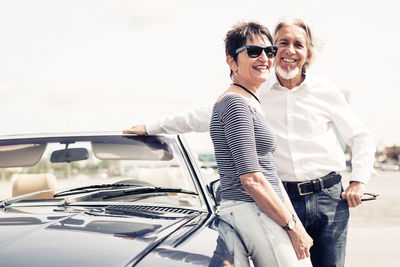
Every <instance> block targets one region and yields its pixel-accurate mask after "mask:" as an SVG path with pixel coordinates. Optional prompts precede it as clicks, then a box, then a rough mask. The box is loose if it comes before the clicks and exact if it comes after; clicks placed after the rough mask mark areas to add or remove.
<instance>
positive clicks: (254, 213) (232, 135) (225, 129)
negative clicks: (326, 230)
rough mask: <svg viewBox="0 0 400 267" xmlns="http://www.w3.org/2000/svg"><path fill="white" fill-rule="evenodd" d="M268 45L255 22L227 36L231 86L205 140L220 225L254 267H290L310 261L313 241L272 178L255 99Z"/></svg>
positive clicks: (271, 50)
mask: <svg viewBox="0 0 400 267" xmlns="http://www.w3.org/2000/svg"><path fill="white" fill-rule="evenodd" d="M271 44H272V37H271V35H270V33H269V31H268V29H267V28H266V27H264V26H262V25H260V24H257V23H254V22H248V23H240V24H239V25H236V26H235V27H233V29H232V30H230V31H229V32H228V33H227V35H226V38H225V50H226V51H225V52H226V56H227V57H226V62H227V64H228V65H229V67H230V69H231V78H232V80H233V84H232V85H231V86H230V87H229V88H228V89H227V90H226V91H225V92H224V93H223V94H222V95H221V96H220V97H219V98H218V100H217V102H216V103H215V105H214V109H213V113H212V118H211V124H210V135H211V138H212V141H213V144H214V150H215V156H216V160H217V166H218V172H219V174H220V179H221V200H222V201H221V210H220V217H221V220H222V221H223V222H224V223H227V224H229V225H230V226H231V227H232V228H233V229H234V231H235V233H236V234H237V235H238V236H239V238H238V239H240V240H241V242H242V244H244V246H245V250H247V253H249V255H250V256H251V258H252V260H253V262H254V265H255V266H291V267H292V266H298V265H299V259H304V258H308V257H309V249H310V247H311V246H312V239H311V238H310V237H309V235H308V234H307V233H306V231H305V230H304V227H303V226H302V225H301V222H300V220H299V219H298V218H297V215H296V213H295V211H294V209H293V207H292V205H291V203H290V201H289V198H288V196H287V194H286V192H285V190H284V189H283V186H282V183H281V182H280V179H279V177H278V175H277V173H276V170H275V166H274V164H273V158H272V153H273V152H274V151H275V149H276V141H275V137H274V135H273V133H272V132H271V131H270V130H269V128H268V125H267V124H266V122H265V119H264V115H263V114H262V111H261V107H260V103H259V100H258V97H259V90H260V87H261V85H262V84H263V83H264V82H265V81H266V80H267V78H268V74H269V71H270V69H271V68H272V63H273V58H274V56H275V55H276V52H277V49H278V47H275V46H272V45H271ZM235 243H238V242H231V244H230V245H229V244H228V246H229V250H231V251H230V253H232V255H233V256H234V260H235V261H236V260H237V259H239V258H240V259H243V257H242V254H243V253H244V252H243V249H241V247H243V246H241V244H239V246H237V244H235ZM235 253H236V254H237V255H236V256H235ZM239 254H240V255H239ZM296 256H297V257H296ZM235 264H237V265H243V264H246V263H243V262H235ZM247 264H248V263H247Z"/></svg>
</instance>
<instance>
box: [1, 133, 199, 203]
mask: <svg viewBox="0 0 400 267" xmlns="http://www.w3.org/2000/svg"><path fill="white" fill-rule="evenodd" d="M0 177H1V180H0V183H1V186H0V199H1V200H4V199H9V198H12V197H16V196H21V195H24V194H27V193H33V192H38V191H43V192H41V193H36V194H35V195H32V196H30V197H28V198H24V200H29V199H50V198H53V195H54V194H55V193H58V194H59V195H57V194H56V196H55V197H56V198H60V199H62V198H68V199H69V200H71V201H101V202H104V201H111V202H141V203H156V204H163V205H178V206H189V207H201V206H202V205H203V202H202V199H201V195H200V194H199V190H198V184H197V183H196V182H195V181H196V179H195V177H194V173H193V171H192V170H191V169H190V165H189V164H187V161H186V160H185V157H184V154H183V152H182V148H181V147H180V145H179V141H178V139H177V138H175V137H169V136H157V137H155V136H94V137H88V136H84V137H68V138H66V137H64V138H56V137H53V138H31V139H13V140H1V142H0ZM140 188H142V189H143V190H141V189H140ZM138 189H140V190H138Z"/></svg>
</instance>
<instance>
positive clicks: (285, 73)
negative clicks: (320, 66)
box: [275, 65, 300, 80]
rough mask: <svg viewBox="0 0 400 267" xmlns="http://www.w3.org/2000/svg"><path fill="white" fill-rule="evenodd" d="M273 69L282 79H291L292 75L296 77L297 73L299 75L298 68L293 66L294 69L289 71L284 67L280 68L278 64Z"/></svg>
mask: <svg viewBox="0 0 400 267" xmlns="http://www.w3.org/2000/svg"><path fill="white" fill-rule="evenodd" d="M275 71H276V72H277V73H278V74H279V76H281V77H282V78H283V79H285V80H290V79H293V78H294V77H296V76H297V75H299V71H300V69H299V68H295V69H294V70H291V71H289V72H288V71H286V70H284V69H282V68H281V67H280V66H279V65H278V66H275Z"/></svg>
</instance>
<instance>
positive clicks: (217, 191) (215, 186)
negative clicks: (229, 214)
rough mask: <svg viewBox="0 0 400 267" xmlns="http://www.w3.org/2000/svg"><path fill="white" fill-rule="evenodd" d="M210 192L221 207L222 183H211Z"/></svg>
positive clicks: (217, 181)
mask: <svg viewBox="0 0 400 267" xmlns="http://www.w3.org/2000/svg"><path fill="white" fill-rule="evenodd" d="M209 190H210V193H211V195H212V197H213V198H214V200H215V203H216V204H217V206H219V205H220V204H221V181H220V180H219V179H216V180H214V181H212V182H210V186H209Z"/></svg>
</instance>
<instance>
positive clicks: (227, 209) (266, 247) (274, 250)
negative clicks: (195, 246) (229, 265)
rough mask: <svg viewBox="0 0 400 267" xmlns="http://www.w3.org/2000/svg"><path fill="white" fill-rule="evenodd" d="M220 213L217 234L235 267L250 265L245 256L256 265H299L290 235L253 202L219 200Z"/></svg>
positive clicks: (290, 266)
mask: <svg viewBox="0 0 400 267" xmlns="http://www.w3.org/2000/svg"><path fill="white" fill-rule="evenodd" d="M219 214H220V219H221V222H220V223H219V233H220V237H221V238H223V239H224V241H225V242H226V246H227V249H228V251H229V254H231V256H233V261H234V262H233V263H234V266H235V267H238V266H250V265H249V260H248V258H247V255H249V256H250V258H251V259H252V261H253V263H254V266H256V267H257V266H260V267H261V266H262V267H265V266H274V267H279V266H288V267H292V266H300V265H299V264H300V262H299V261H298V260H297V257H296V254H295V251H294V249H293V246H292V243H291V241H290V239H289V235H288V234H287V233H286V231H285V230H284V229H283V228H282V227H281V226H280V225H278V224H277V223H276V222H275V221H273V220H272V219H271V218H270V217H268V216H267V215H266V214H265V213H264V212H263V211H261V210H260V208H259V207H258V206H257V205H256V204H255V203H254V202H243V201H232V200H228V201H226V200H222V203H221V210H220V213H219ZM301 266H304V265H301ZM308 266H310V265H308Z"/></svg>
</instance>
